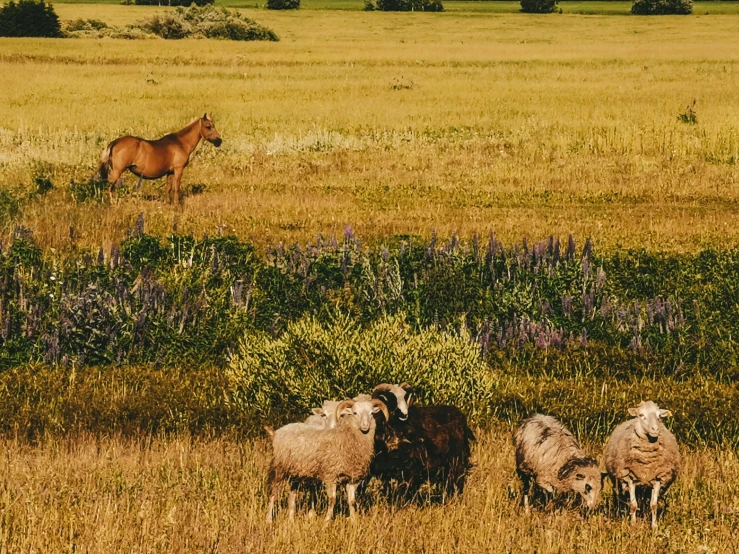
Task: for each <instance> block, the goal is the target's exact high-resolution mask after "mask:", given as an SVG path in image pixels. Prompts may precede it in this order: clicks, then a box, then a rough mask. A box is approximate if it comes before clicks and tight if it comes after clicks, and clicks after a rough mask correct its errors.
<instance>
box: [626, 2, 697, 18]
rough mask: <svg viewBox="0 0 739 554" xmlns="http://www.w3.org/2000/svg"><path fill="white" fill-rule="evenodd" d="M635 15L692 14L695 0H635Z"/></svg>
mask: <svg viewBox="0 0 739 554" xmlns="http://www.w3.org/2000/svg"><path fill="white" fill-rule="evenodd" d="M631 13H632V14H634V15H690V14H691V13H693V0H635V1H634V4H633V5H632V6H631Z"/></svg>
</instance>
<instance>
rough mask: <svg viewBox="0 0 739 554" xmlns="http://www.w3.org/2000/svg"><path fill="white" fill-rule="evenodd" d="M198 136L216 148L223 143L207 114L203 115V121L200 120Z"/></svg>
mask: <svg viewBox="0 0 739 554" xmlns="http://www.w3.org/2000/svg"><path fill="white" fill-rule="evenodd" d="M200 135H201V136H202V137H203V138H204V139H205V140H207V141H208V142H210V143H211V144H212V145H213V146H215V147H216V148H218V147H219V146H220V145H221V143H222V142H223V140H222V139H221V135H220V133H219V132H218V131H217V130H216V126H215V124H214V123H213V120H212V119H211V117H210V116H209V115H208V114H205V115H204V116H203V119H201V120H200Z"/></svg>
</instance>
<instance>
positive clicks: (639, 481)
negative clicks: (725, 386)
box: [605, 401, 681, 529]
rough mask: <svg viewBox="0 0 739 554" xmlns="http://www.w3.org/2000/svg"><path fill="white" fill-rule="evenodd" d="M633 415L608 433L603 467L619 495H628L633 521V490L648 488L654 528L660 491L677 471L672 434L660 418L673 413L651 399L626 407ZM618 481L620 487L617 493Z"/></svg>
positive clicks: (667, 485) (676, 448) (677, 455)
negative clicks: (661, 407) (604, 466)
mask: <svg viewBox="0 0 739 554" xmlns="http://www.w3.org/2000/svg"><path fill="white" fill-rule="evenodd" d="M629 414H630V415H632V416H634V419H630V420H629V421H625V422H624V423H622V424H621V425H619V426H618V427H616V429H614V431H613V433H612V434H611V438H610V439H608V444H606V449H605V459H606V469H607V470H608V473H609V474H610V476H611V480H612V482H613V489H614V491H616V493H617V494H618V496H619V497H622V496H625V494H626V492H628V495H629V507H630V508H631V521H632V522H633V521H636V512H637V510H638V509H639V506H638V503H637V500H636V493H637V489H640V491H641V492H643V491H645V489H651V500H650V503H649V506H650V508H651V510H652V528H655V529H656V528H657V502H658V500H659V493H660V491H662V492H667V489H668V488H669V487H670V485H671V484H672V483H673V481H674V480H675V478H676V477H677V475H678V473H679V472H680V463H681V458H680V451H679V450H678V447H677V441H676V440H675V436H674V435H673V434H672V433H670V431H669V430H668V429H667V428H666V427H665V425H664V424H663V423H662V421H660V418H662V417H669V416H671V415H672V414H671V413H670V411H669V410H662V409H660V408H659V407H658V406H657V404H655V403H654V402H651V401H648V402H641V403H640V404H639V405H638V406H637V407H636V408H629ZM619 484H620V485H621V487H622V488H621V490H620V494H619V488H618V486H619Z"/></svg>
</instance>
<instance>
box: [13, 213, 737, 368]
mask: <svg viewBox="0 0 739 554" xmlns="http://www.w3.org/2000/svg"><path fill="white" fill-rule="evenodd" d="M485 242H486V244H483V243H482V241H480V240H478V239H477V238H473V239H472V240H471V241H469V242H465V243H462V242H460V241H459V239H458V238H457V237H455V236H453V237H451V238H450V239H449V240H448V241H445V242H443V243H442V242H440V241H439V240H438V239H437V238H433V239H432V240H431V242H430V243H429V242H425V241H422V240H420V239H418V238H415V237H407V236H406V237H395V238H393V239H390V240H388V242H387V244H386V246H378V247H376V248H371V249H370V248H366V247H364V246H362V244H361V242H360V241H359V240H358V239H356V238H355V237H354V236H353V234H352V233H351V231H349V230H348V231H347V234H346V236H345V237H344V238H343V239H342V240H341V241H337V240H336V239H331V240H323V239H320V240H319V241H318V242H317V243H316V244H310V245H307V246H306V247H301V246H299V245H294V246H291V247H285V246H282V245H277V246H276V247H274V248H270V249H269V250H268V251H267V252H266V253H258V252H257V251H256V250H255V249H254V248H253V247H252V246H251V245H250V244H248V243H244V242H240V241H238V240H236V239H235V238H232V237H206V238H203V239H195V238H193V237H188V236H181V235H173V236H171V237H169V239H167V240H165V241H162V240H161V239H159V238H157V237H153V236H150V235H147V234H145V233H144V232H143V220H140V222H139V223H138V224H137V225H136V226H135V227H134V229H133V230H132V233H131V236H130V237H129V238H128V239H126V240H125V241H124V242H123V243H122V244H120V245H113V247H112V248H111V249H110V250H109V251H107V252H106V251H103V250H100V251H99V252H97V253H94V252H80V253H77V254H76V255H74V256H72V257H67V258H60V257H54V256H42V254H41V250H40V249H39V248H38V247H37V246H36V245H34V243H33V241H32V239H31V238H29V236H28V233H19V234H18V236H17V237H16V238H15V240H13V241H12V242H11V244H8V245H5V246H4V247H3V248H2V249H0V250H1V251H0V320H1V321H2V325H1V326H0V367H11V366H16V365H19V364H23V363H28V362H47V363H66V364H69V363H75V364H78V365H80V364H109V363H114V364H120V363H172V362H177V361H180V360H188V361H191V362H194V363H212V364H218V365H222V364H224V363H225V362H226V359H227V354H228V352H233V351H234V350H235V349H236V347H237V345H238V343H239V340H240V339H241V335H242V334H243V332H244V330H245V329H250V330H255V331H262V332H267V333H271V334H273V335H274V334H277V333H279V332H280V331H282V330H284V329H286V328H287V326H288V325H289V324H290V322H293V321H297V320H299V319H301V318H303V317H304V316H306V315H312V316H314V317H315V318H317V319H318V320H319V321H328V320H329V319H330V318H332V317H334V316H335V315H336V314H345V315H347V316H350V317H352V318H354V319H356V320H357V321H358V322H359V323H360V324H362V325H366V324H368V323H371V322H372V321H375V320H377V319H378V318H380V317H384V316H385V315H393V314H401V313H402V314H404V316H403V317H404V318H405V319H406V321H407V322H408V324H410V325H411V326H413V327H414V328H416V329H422V328H424V327H428V326H431V325H436V326H439V328H441V329H446V328H449V327H450V326H459V325H460V323H459V322H460V320H462V321H463V323H462V325H463V326H464V327H465V328H466V329H467V332H468V333H469V336H470V340H472V341H474V342H475V343H476V344H477V345H478V346H479V348H480V352H481V354H482V355H483V356H484V357H485V359H487V360H488V361H489V363H493V362H494V361H495V360H497V359H500V358H501V357H502V358H505V359H511V360H516V361H518V362H520V363H523V364H538V363H539V361H538V360H540V359H541V358H542V357H544V356H546V357H549V358H551V357H556V354H557V353H558V352H567V351H570V350H573V349H574V350H577V349H578V348H587V349H590V350H592V351H593V352H596V351H603V352H605V353H607V356H608V357H609V359H610V360H611V362H610V363H609V364H608V368H607V369H605V368H600V369H597V368H596V369H594V370H593V371H601V372H603V371H608V372H615V373H628V372H629V371H630V369H629V368H630V367H631V366H636V365H638V362H639V361H640V360H646V361H647V362H648V363H649V364H652V365H651V367H652V370H653V371H659V372H661V373H664V374H673V373H680V372H685V371H691V368H694V367H702V368H707V369H708V370H710V371H711V372H712V373H714V374H715V375H717V376H719V377H721V378H726V379H734V378H736V376H737V370H736V367H737V345H736V343H735V341H734V340H732V337H735V336H737V334H738V333H739V313H737V312H736V311H735V310H733V309H731V306H733V305H735V304H736V292H735V291H736V290H737V285H738V283H737V279H738V277H737V275H739V250H727V251H716V250H705V251H703V252H700V253H698V254H659V253H648V252H644V251H629V252H613V253H597V252H596V251H595V250H594V248H593V246H592V245H591V244H590V242H586V243H585V245H584V246H583V247H581V248H577V247H576V246H575V243H574V240H573V239H572V238H570V239H569V240H568V241H566V242H564V243H560V242H559V240H556V239H554V238H552V237H550V238H549V239H547V240H545V241H543V242H541V243H536V244H534V245H533V246H529V245H528V243H527V242H526V241H524V242H523V243H521V244H519V245H513V246H510V247H504V246H503V245H502V244H500V243H499V242H498V241H497V240H496V239H495V237H494V236H492V235H491V236H490V237H488V239H487V240H486V241H485ZM605 355H606V354H604V356H605ZM639 363H640V362H639Z"/></svg>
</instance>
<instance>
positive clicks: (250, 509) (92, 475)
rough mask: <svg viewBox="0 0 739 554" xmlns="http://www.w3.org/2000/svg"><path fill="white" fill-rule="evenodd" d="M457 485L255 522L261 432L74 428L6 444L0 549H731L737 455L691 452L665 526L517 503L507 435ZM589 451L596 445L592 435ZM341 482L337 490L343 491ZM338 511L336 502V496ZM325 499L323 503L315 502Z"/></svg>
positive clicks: (0, 463) (480, 446)
mask: <svg viewBox="0 0 739 554" xmlns="http://www.w3.org/2000/svg"><path fill="white" fill-rule="evenodd" d="M478 437H479V440H478V442H477V444H476V445H475V446H474V449H473V460H474V462H475V464H476V466H475V468H474V469H473V471H472V473H471V475H470V477H469V480H468V485H467V489H466V491H465V493H464V495H463V496H462V497H460V498H458V499H455V500H452V501H450V502H449V503H447V504H446V505H438V504H436V505H430V504H428V503H427V502H424V501H423V499H422V500H421V502H420V503H419V504H418V505H415V504H410V505H402V504H388V503H387V502H386V501H385V500H383V499H382V498H379V497H377V496H375V493H374V492H372V488H371V489H370V494H369V495H365V496H363V497H362V499H361V500H362V504H363V505H362V507H361V510H360V514H359V517H358V518H357V520H356V521H350V520H348V519H347V518H346V517H345V514H344V513H341V514H340V515H338V517H337V519H336V520H335V521H333V522H331V523H329V524H324V522H323V521H321V520H320V519H308V518H306V517H305V512H306V511H307V508H306V506H305V505H302V506H301V512H300V514H299V517H298V518H297V519H296V521H294V522H292V523H290V522H288V521H287V518H286V513H285V512H286V509H285V506H284V503H285V501H286V500H285V499H283V506H282V510H281V511H280V512H279V513H278V518H277V520H276V522H275V523H274V524H273V525H272V526H271V527H270V526H267V525H266V524H265V523H264V515H265V494H266V492H265V489H266V473H267V468H268V464H269V459H270V456H271V453H270V451H269V447H268V446H267V444H266V442H264V441H257V442H238V441H234V440H231V439H228V438H220V439H213V440H196V439H191V438H188V437H186V436H184V437H182V436H181V437H172V438H167V439H161V438H151V437H142V438H140V439H138V440H135V439H125V440H124V439H118V438H90V437H78V438H71V439H66V440H60V441H54V440H49V441H46V442H44V443H43V444H41V445H40V446H29V445H25V444H20V443H17V442H14V441H5V442H3V443H2V445H1V446H2V456H0V484H1V487H2V489H1V490H2V494H1V495H0V509H1V510H2V522H3V524H2V533H0V548H2V549H3V550H4V551H11V552H18V551H40V552H65V551H84V552H90V553H97V552H101V553H102V552H178V553H179V552H216V551H217V552H223V553H229V552H245V551H246V552H264V553H272V552H285V551H288V550H289V551H291V552H347V553H354V552H357V553H359V552H362V553H366V552H387V553H405V552H443V553H448V552H463V551H466V552H540V553H555V552H557V553H562V552H605V551H607V552H612V553H615V554H620V553H631V552H637V551H639V552H641V551H658V552H732V551H733V550H735V549H736V546H737V542H736V540H737V539H736V530H737V529H736V521H737V520H736V514H737V510H739V505H738V504H737V487H736V483H737V482H738V481H739V463H738V462H737V459H736V456H735V455H734V454H732V453H731V452H719V451H715V450H699V451H693V452H686V453H685V454H686V456H685V463H684V467H683V472H682V474H681V476H680V478H679V479H678V480H677V482H676V483H675V485H674V486H673V488H672V489H671V490H670V492H669V494H668V502H669V504H668V506H667V510H666V511H665V513H664V514H663V515H662V519H661V520H660V529H659V530H658V531H657V532H652V531H651V530H650V529H649V524H648V521H647V520H640V521H638V523H637V524H636V525H634V526H631V525H629V523H628V518H627V517H626V516H625V515H622V516H619V515H617V514H614V513H611V511H610V500H608V499H609V498H610V487H609V486H606V490H605V498H606V501H607V502H606V506H604V507H603V509H602V510H601V511H599V512H598V513H596V514H595V515H593V516H591V517H589V518H584V517H583V515H582V514H581V512H579V511H578V510H551V509H550V510H535V511H533V513H532V514H531V515H530V516H526V515H525V514H524V513H523V510H522V509H521V507H520V485H519V483H518V481H517V479H516V477H515V474H514V452H513V446H512V443H511V438H510V433H509V432H508V431H507V430H506V431H496V432H490V433H482V432H480V433H479V435H478ZM588 450H590V451H591V452H593V453H596V454H598V453H599V450H600V446H599V445H598V446H592V447H589V448H588ZM342 494H343V491H342ZM340 508H341V509H345V507H344V506H343V505H342V506H340ZM322 509H323V508H322V507H321V506H319V515H322V514H321V513H320V511H321V510H322Z"/></svg>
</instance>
